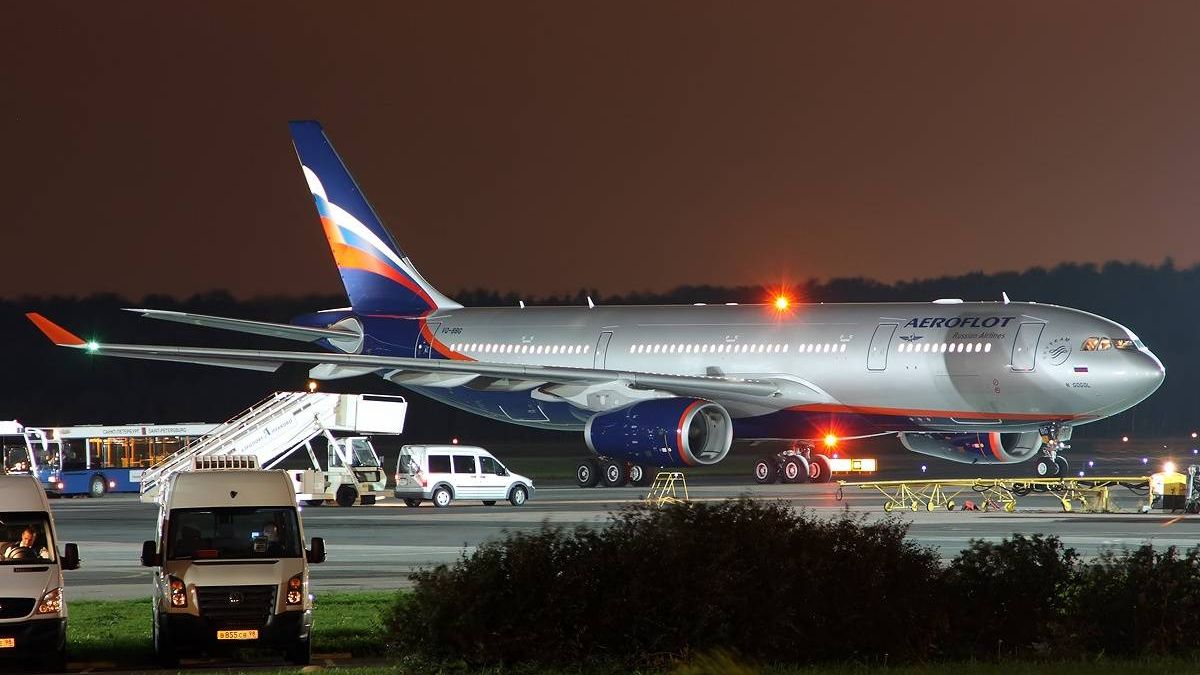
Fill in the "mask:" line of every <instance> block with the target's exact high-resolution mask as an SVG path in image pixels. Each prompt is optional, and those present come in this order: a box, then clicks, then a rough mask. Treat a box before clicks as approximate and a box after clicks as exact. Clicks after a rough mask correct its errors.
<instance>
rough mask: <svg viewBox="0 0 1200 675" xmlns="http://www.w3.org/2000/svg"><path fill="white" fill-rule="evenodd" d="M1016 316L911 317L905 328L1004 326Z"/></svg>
mask: <svg viewBox="0 0 1200 675" xmlns="http://www.w3.org/2000/svg"><path fill="white" fill-rule="evenodd" d="M1015 318H1017V317H1015V316H951V317H944V316H926V317H921V318H917V319H909V320H908V323H906V324H904V327H905V328H1004V327H1005V326H1007V325H1008V323H1009V322H1010V321H1012V320H1013V319H1015Z"/></svg>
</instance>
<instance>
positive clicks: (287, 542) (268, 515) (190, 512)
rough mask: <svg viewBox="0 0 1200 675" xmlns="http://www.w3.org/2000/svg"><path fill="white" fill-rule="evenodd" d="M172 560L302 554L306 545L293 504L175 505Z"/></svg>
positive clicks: (169, 547) (170, 521) (171, 522)
mask: <svg viewBox="0 0 1200 675" xmlns="http://www.w3.org/2000/svg"><path fill="white" fill-rule="evenodd" d="M167 527H168V539H167V559H168V560H219V559H226V560H228V559H244V558H299V557H300V555H301V551H302V549H303V546H302V545H301V543H300V528H299V527H297V524H296V510H295V509H294V508H291V507H277V506H259V507H237V508H206V509H172V510H171V514H170V517H169V519H168V525H167Z"/></svg>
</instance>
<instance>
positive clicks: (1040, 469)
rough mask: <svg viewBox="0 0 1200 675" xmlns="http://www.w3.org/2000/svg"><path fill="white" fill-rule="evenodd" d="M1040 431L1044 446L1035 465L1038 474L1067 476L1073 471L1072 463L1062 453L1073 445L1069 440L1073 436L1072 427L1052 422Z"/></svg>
mask: <svg viewBox="0 0 1200 675" xmlns="http://www.w3.org/2000/svg"><path fill="white" fill-rule="evenodd" d="M1039 432H1040V433H1041V435H1042V448H1041V456H1039V457H1038V461H1037V465H1036V467H1035V468H1036V469H1037V475H1039V476H1046V477H1052V476H1059V477H1066V476H1067V474H1069V473H1070V472H1071V464H1070V463H1069V462H1068V461H1067V458H1066V457H1063V456H1062V455H1061V454H1060V453H1061V452H1062V451H1063V450H1067V449H1069V448H1070V447H1071V444H1070V443H1068V442H1067V441H1069V440H1070V438H1071V427H1067V426H1063V425H1061V424H1059V423H1058V422H1052V423H1050V424H1047V425H1045V426H1043V427H1042V428H1041V429H1040V430H1039Z"/></svg>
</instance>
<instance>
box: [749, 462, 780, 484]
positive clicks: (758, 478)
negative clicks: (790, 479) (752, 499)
mask: <svg viewBox="0 0 1200 675" xmlns="http://www.w3.org/2000/svg"><path fill="white" fill-rule="evenodd" d="M775 473H776V471H775V460H774V459H772V458H770V457H763V458H762V459H760V460H758V461H757V462H755V463H754V480H755V482H758V483H760V484H762V485H766V484H768V483H774V482H775Z"/></svg>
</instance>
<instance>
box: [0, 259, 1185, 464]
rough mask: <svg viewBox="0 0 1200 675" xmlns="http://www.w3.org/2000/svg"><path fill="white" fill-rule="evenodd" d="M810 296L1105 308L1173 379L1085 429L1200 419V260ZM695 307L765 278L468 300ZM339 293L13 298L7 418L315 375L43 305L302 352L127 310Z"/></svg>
mask: <svg viewBox="0 0 1200 675" xmlns="http://www.w3.org/2000/svg"><path fill="white" fill-rule="evenodd" d="M791 292H792V295H794V296H795V297H796V298H797V299H798V300H801V301H806V302H890V301H916V302H924V301H929V300H933V299H935V298H947V297H953V298H963V299H966V300H979V299H984V300H987V299H996V300H999V299H1000V297H1001V293H1002V292H1007V293H1008V295H1009V297H1010V298H1012V299H1013V300H1028V301H1037V302H1045V303H1053V304H1059V305H1066V306H1070V307H1075V308H1078V309H1083V310H1087V311H1091V312H1095V313H1097V314H1100V315H1102V316H1105V317H1108V318H1110V319H1113V320H1115V321H1118V322H1120V323H1122V324H1124V325H1126V326H1128V327H1130V328H1131V329H1133V330H1134V331H1136V332H1137V333H1138V335H1139V337H1141V338H1142V340H1143V341H1144V342H1145V343H1146V344H1147V345H1148V346H1149V347H1150V348H1151V349H1152V350H1153V351H1154V352H1155V353H1156V354H1157V355H1158V356H1159V357H1160V358H1161V359H1162V360H1163V362H1164V363H1165V364H1166V365H1167V373H1168V374H1167V379H1166V382H1165V384H1164V385H1163V387H1162V388H1161V389H1160V390H1159V391H1158V392H1157V393H1156V394H1154V396H1152V397H1151V398H1150V399H1149V400H1147V401H1146V402H1145V403H1142V404H1141V405H1140V406H1138V407H1136V408H1134V409H1133V410H1131V411H1129V412H1126V413H1124V414H1122V415H1119V416H1116V417H1114V418H1111V419H1109V420H1105V421H1102V422H1098V423H1096V424H1093V425H1088V426H1086V427H1082V428H1081V429H1080V430H1079V432H1078V433H1079V436H1082V437H1096V436H1101V435H1114V434H1120V433H1133V434H1137V435H1139V436H1167V435H1173V434H1180V433H1186V432H1188V431H1191V430H1192V429H1194V428H1195V425H1197V424H1200V419H1198V415H1197V413H1198V412H1200V411H1198V410H1197V398H1196V397H1195V396H1193V395H1192V392H1193V391H1195V389H1196V385H1197V384H1200V381H1198V378H1197V369H1196V368H1195V367H1194V363H1195V360H1196V356H1195V352H1193V351H1192V350H1191V347H1192V346H1193V344H1194V340H1195V336H1196V335H1197V333H1198V332H1200V331H1198V328H1200V326H1198V324H1200V319H1198V317H1197V314H1196V312H1195V311H1194V309H1193V308H1194V306H1195V300H1194V299H1195V298H1197V297H1200V266H1195V267H1191V268H1188V269H1177V268H1176V267H1175V266H1174V265H1173V264H1172V263H1171V261H1170V260H1168V261H1166V262H1165V263H1163V264H1162V265H1159V266H1150V265H1142V264H1127V263H1116V262H1111V263H1107V264H1105V265H1103V266H1096V265H1090V264H1084V265H1080V264H1064V265H1060V266H1058V267H1055V268H1053V269H1044V268H1032V269H1029V270H1026V271H1024V272H1006V273H1000V274H990V275H985V274H982V273H973V274H967V275H962V276H955V277H939V278H934V279H921V280H914V281H906V282H899V283H895V284H885V283H881V282H878V281H873V280H870V279H865V278H850V279H833V280H830V281H826V282H822V281H818V280H815V279H813V280H809V281H807V282H805V283H803V284H799V285H798V286H796V287H795V288H793V289H792V291H791ZM589 296H590V297H591V298H592V299H593V300H595V301H596V302H597V303H598V304H609V305H613V304H689V303H693V302H710V303H719V302H742V303H753V302H766V301H769V299H770V298H769V292H768V291H767V290H766V289H764V288H762V287H751V286H744V287H719V286H683V287H679V288H677V289H675V290H673V291H670V292H667V293H631V294H628V295H625V296H605V295H603V294H602V293H600V292H599V291H598V290H588V289H581V290H580V291H579V292H578V293H576V294H575V295H570V296H567V295H563V296H551V297H543V298H530V297H524V298H522V297H520V296H518V295H516V294H513V293H508V294H501V293H498V292H496V291H491V290H487V289H483V288H477V289H471V290H463V291H461V292H459V293H457V294H455V295H454V297H455V299H456V300H458V301H459V302H462V303H463V304H464V305H467V306H504V305H516V304H517V301H518V300H519V299H523V300H524V301H525V302H526V304H531V305H585V304H586V303H587V298H588V297H589ZM345 304H346V301H345V298H343V297H340V296H327V297H326V296H307V297H271V298H256V299H252V300H238V299H236V298H234V297H233V296H232V295H230V294H229V293H227V292H224V291H215V292H211V293H206V294H202V295H197V296H193V297H191V298H188V299H186V300H178V299H175V298H171V297H166V296H154V295H151V296H147V297H145V298H142V299H140V300H138V301H136V302H133V301H130V300H127V299H124V298H120V297H117V296H114V295H93V296H89V297H86V298H65V297H51V298H39V297H24V298H19V299H16V300H4V301H0V308H2V309H3V311H2V312H0V326H2V327H3V329H4V334H5V335H7V336H10V339H11V341H10V343H9V345H8V346H7V348H6V349H5V350H4V352H3V353H4V357H3V358H4V359H5V360H6V361H7V363H6V367H5V369H4V372H5V374H6V378H7V382H6V386H5V387H3V389H2V390H0V419H14V418H15V419H19V420H21V421H22V422H25V423H27V424H35V425H58V424H82V423H88V422H104V423H119V422H183V421H219V420H224V419H227V418H228V417H230V416H232V415H234V414H236V413H238V412H240V411H241V410H243V409H244V408H246V407H247V406H249V405H250V404H252V403H253V402H255V401H257V400H259V399H260V398H262V397H264V396H266V395H267V394H269V393H270V392H272V391H275V390H279V389H296V388H301V387H303V386H304V384H305V382H306V381H307V376H306V374H307V369H306V368H304V367H302V366H285V367H284V368H282V369H281V370H280V371H279V372H277V373H258V372H253V371H239V370H230V369H222V368H211V367H203V366H191V365H183V364H172V363H165V362H153V361H136V360H128V359H116V358H95V357H90V356H88V355H86V354H84V353H81V352H76V351H72V350H66V349H56V348H54V347H52V346H51V345H49V344H48V343H47V342H46V340H45V339H44V338H43V337H42V336H41V334H40V333H39V332H38V331H37V330H36V329H35V328H34V327H33V326H32V325H31V324H29V323H28V322H27V321H26V320H25V318H24V316H23V315H24V313H25V312H27V311H40V312H42V313H44V314H46V315H47V316H49V317H51V318H53V319H55V320H56V321H59V322H60V323H62V324H63V325H65V326H67V327H68V328H70V329H71V330H74V331H76V332H78V333H80V334H81V335H82V336H83V337H85V338H93V337H94V338H96V339H101V340H103V341H106V342H139V343H158V344H187V345H200V344H203V345H213V346H228V347H258V348H275V349H291V348H296V345H295V344H292V343H288V342H286V341H276V340H269V339H265V338H255V337H253V336H248V335H239V334H234V333H227V332H224V331H216V330H208V329H203V328H196V327H189V326H182V325H179V324H173V323H167V322H161V321H152V320H148V319H140V318H138V317H137V316H136V315H134V314H131V313H128V312H124V311H121V309H122V308H125V307H151V308H155V309H176V310H181V311H188V312H197V313H203V314H216V315H221V316H233V317H242V318H248V319H256V320H265V321H287V320H288V319H290V318H291V317H294V316H297V315H299V314H305V313H308V312H311V311H315V310H318V309H326V308H331V307H341V306H345ZM322 388H323V390H325V391H362V392H374V393H404V394H405V395H407V396H408V398H409V400H410V401H411V403H412V404H411V406H410V415H409V425H408V432H409V433H407V434H406V440H407V441H408V442H423V441H442V440H445V439H447V438H449V437H452V436H457V437H460V438H462V439H464V441H472V442H488V441H502V440H556V441H570V442H577V443H579V445H580V446H581V447H582V441H580V440H579V439H578V438H576V435H574V434H559V433H551V432H544V431H539V430H533V429H525V428H522V427H515V426H511V425H506V424H501V423H498V422H492V421H489V420H484V419H482V418H479V417H476V416H474V415H471V414H468V413H464V412H461V411H458V410H455V409H452V408H449V407H447V406H443V405H441V404H438V403H435V402H432V401H429V400H426V399H423V398H421V397H420V396H417V395H415V394H412V393H411V392H407V391H404V390H401V389H399V388H398V387H395V386H393V385H390V384H388V383H386V382H384V381H382V380H380V379H378V378H374V377H361V378H355V379H352V380H342V381H337V382H329V383H325V384H324V385H323V386H322Z"/></svg>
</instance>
